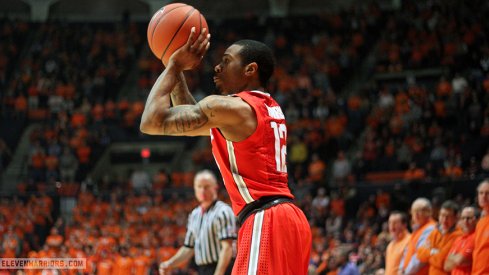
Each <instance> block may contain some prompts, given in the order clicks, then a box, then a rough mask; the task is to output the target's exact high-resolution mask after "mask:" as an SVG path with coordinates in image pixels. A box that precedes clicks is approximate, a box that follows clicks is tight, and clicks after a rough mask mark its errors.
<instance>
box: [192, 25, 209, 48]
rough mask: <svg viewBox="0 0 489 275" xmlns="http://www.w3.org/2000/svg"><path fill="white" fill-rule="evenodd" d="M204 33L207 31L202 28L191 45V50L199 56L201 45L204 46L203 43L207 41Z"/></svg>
mask: <svg viewBox="0 0 489 275" xmlns="http://www.w3.org/2000/svg"><path fill="white" fill-rule="evenodd" d="M206 33H207V29H206V28H203V29H202V30H201V32H200V35H199V37H198V38H197V40H195V42H194V44H193V45H192V48H193V49H195V52H196V53H197V54H199V53H200V52H201V51H202V48H203V45H205V44H203V43H204V42H205V40H206V39H207V35H206Z"/></svg>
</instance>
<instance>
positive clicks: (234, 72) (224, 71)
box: [214, 45, 246, 94]
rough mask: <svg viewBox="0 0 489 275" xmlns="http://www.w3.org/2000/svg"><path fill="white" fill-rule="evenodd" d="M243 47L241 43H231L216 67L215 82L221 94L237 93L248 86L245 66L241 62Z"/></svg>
mask: <svg viewBox="0 0 489 275" xmlns="http://www.w3.org/2000/svg"><path fill="white" fill-rule="evenodd" d="M241 48H242V46H240V45H231V46H230V47H229V48H227V50H226V51H225V52H224V55H223V56H222V59H221V62H220V63H219V64H217V65H216V66H215V67H214V84H215V85H216V88H217V90H218V91H219V92H220V93H221V94H233V93H237V92H240V91H242V90H244V89H245V87H246V78H245V74H244V72H245V66H243V64H241V57H240V55H239V52H240V50H241Z"/></svg>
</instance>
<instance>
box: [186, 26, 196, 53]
mask: <svg viewBox="0 0 489 275" xmlns="http://www.w3.org/2000/svg"><path fill="white" fill-rule="evenodd" d="M194 37H195V27H192V29H190V34H189V36H188V39H187V44H186V45H187V46H188V47H189V49H192V45H193V43H192V41H194V40H195V39H194Z"/></svg>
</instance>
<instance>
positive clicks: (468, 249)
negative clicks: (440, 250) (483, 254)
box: [448, 233, 475, 275]
mask: <svg viewBox="0 0 489 275" xmlns="http://www.w3.org/2000/svg"><path fill="white" fill-rule="evenodd" d="M474 240H475V233H471V234H465V235H462V236H460V237H458V238H457V239H456V240H455V241H454V242H453V244H452V249H450V252H448V254H460V255H462V256H463V257H464V258H465V259H466V260H467V261H468V262H469V263H468V264H464V263H462V264H461V265H459V266H456V267H455V268H454V269H452V275H470V274H471V273H470V271H471V270H472V253H473V252H474V245H475V243H474Z"/></svg>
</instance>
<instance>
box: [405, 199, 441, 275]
mask: <svg viewBox="0 0 489 275" xmlns="http://www.w3.org/2000/svg"><path fill="white" fill-rule="evenodd" d="M431 215H432V207H431V202H430V201H429V200H428V199H426V198H418V199H416V200H415V201H414V202H413V204H412V205H411V227H412V230H413V232H412V234H411V241H410V242H409V243H408V245H407V246H406V248H405V249H404V254H403V256H402V259H401V263H400V265H399V272H398V273H399V274H402V275H411V274H416V275H428V273H429V268H428V267H429V266H428V265H426V264H425V263H422V262H421V261H420V260H419V258H418V255H417V254H418V250H419V249H420V248H421V247H423V246H425V244H426V240H427V239H428V236H429V235H430V234H431V232H432V231H433V230H434V229H435V226H436V222H435V221H434V220H433V218H432V217H431Z"/></svg>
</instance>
